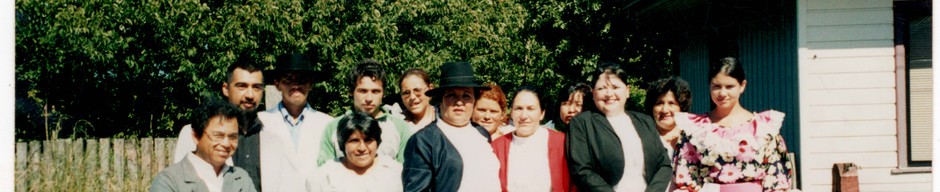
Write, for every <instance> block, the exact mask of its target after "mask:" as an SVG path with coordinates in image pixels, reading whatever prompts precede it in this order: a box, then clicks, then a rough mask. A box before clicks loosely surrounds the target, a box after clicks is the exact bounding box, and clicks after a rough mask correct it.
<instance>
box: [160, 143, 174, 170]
mask: <svg viewBox="0 0 940 192" xmlns="http://www.w3.org/2000/svg"><path fill="white" fill-rule="evenodd" d="M174 150H176V138H167V139H166V151H164V153H166V165H164V166H163V167H169V166H170V165H172V164H173V163H176V161H173V155H175V153H176V151H174Z"/></svg>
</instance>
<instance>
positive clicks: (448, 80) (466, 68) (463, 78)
mask: <svg viewBox="0 0 940 192" xmlns="http://www.w3.org/2000/svg"><path fill="white" fill-rule="evenodd" d="M452 87H470V88H474V89H477V90H488V89H490V87H487V86H483V85H480V84H479V83H477V82H476V79H475V78H474V75H473V67H472V66H470V63H468V62H466V61H452V62H447V63H444V65H442V66H441V84H440V85H439V86H437V87H435V88H434V89H431V90H428V91H427V94H428V96H431V97H437V96H439V95H440V94H441V92H443V91H444V90H445V89H447V88H452Z"/></svg>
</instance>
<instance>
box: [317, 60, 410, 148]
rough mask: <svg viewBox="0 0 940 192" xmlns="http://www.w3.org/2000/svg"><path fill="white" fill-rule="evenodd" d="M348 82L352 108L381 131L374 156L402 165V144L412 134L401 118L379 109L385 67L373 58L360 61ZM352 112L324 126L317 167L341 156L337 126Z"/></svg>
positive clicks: (383, 89) (382, 92) (384, 80)
mask: <svg viewBox="0 0 940 192" xmlns="http://www.w3.org/2000/svg"><path fill="white" fill-rule="evenodd" d="M348 82H349V83H350V87H351V89H350V92H351V95H352V97H353V109H354V110H356V111H359V112H364V113H367V114H369V115H370V116H372V118H375V119H376V120H378V122H379V127H381V128H382V135H381V138H382V145H380V146H379V148H378V150H377V151H376V153H377V154H378V155H385V156H388V157H390V158H392V159H395V160H397V161H398V162H402V161H403V160H404V159H403V155H404V148H405V143H407V142H408V138H410V137H411V134H412V133H411V131H410V130H409V129H408V124H406V123H405V121H404V120H403V119H400V118H398V117H394V116H392V115H391V114H389V112H387V111H383V110H382V107H381V106H382V97H383V96H385V82H387V81H386V73H385V68H384V67H383V66H382V65H381V64H379V62H378V61H376V60H374V59H365V60H362V61H359V63H358V64H356V66H355V67H354V68H353V69H352V70H351V73H350V74H349V81H348ZM351 113H352V111H346V113H345V114H343V116H340V117H336V119H334V120H333V121H331V122H330V123H329V124H327V125H326V130H325V132H324V133H323V140H322V141H321V142H322V143H321V145H320V155H319V157H318V159H317V165H318V166H320V165H323V164H324V163H326V162H327V161H333V160H335V159H336V158H338V157H342V156H343V153H339V152H338V151H340V150H339V144H338V143H337V138H336V130H337V128H336V127H337V125H338V123H339V119H342V118H343V117H345V116H347V115H350V114H351Z"/></svg>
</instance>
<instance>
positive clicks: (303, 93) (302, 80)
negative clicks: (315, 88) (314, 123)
mask: <svg viewBox="0 0 940 192" xmlns="http://www.w3.org/2000/svg"><path fill="white" fill-rule="evenodd" d="M274 84H276V85H277V90H278V91H281V96H282V101H283V102H284V105H286V106H291V107H304V106H306V105H307V94H308V93H310V84H311V81H310V79H309V77H301V76H300V75H298V74H296V73H290V74H287V75H284V76H283V77H281V78H278V79H277V80H275V81H274Z"/></svg>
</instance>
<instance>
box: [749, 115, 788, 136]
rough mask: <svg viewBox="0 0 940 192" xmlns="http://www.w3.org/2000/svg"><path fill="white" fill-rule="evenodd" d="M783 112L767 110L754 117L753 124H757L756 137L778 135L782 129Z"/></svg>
mask: <svg viewBox="0 0 940 192" xmlns="http://www.w3.org/2000/svg"><path fill="white" fill-rule="evenodd" d="M784 116H786V114H784V113H783V112H780V111H776V110H767V111H763V112H760V113H757V114H755V115H754V122H755V123H756V124H757V133H758V134H757V135H767V134H770V135H777V134H780V127H783V117H784Z"/></svg>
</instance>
